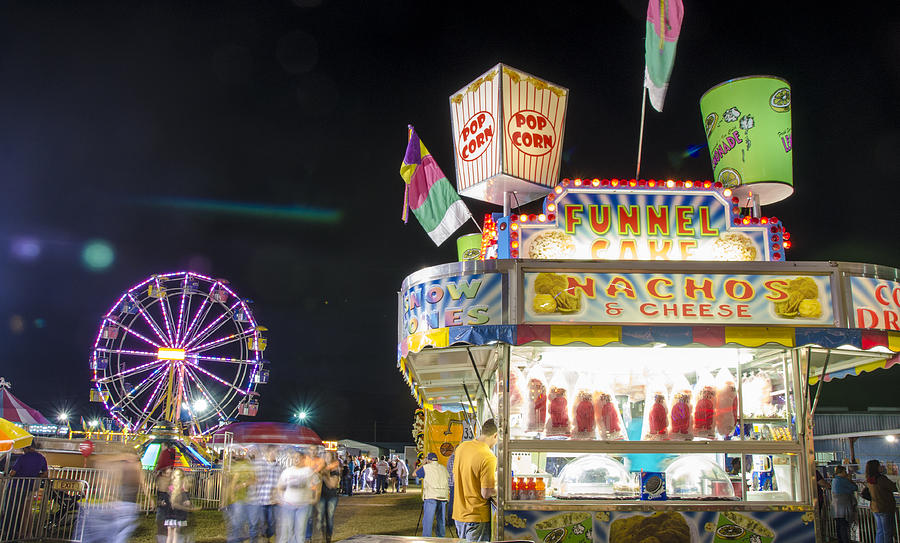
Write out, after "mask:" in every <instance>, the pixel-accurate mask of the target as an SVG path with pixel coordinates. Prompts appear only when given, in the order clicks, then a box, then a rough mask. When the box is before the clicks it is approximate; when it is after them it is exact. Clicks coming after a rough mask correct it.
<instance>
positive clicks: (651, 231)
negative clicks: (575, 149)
mask: <svg viewBox="0 0 900 543" xmlns="http://www.w3.org/2000/svg"><path fill="white" fill-rule="evenodd" d="M604 181H605V182H606V186H602V185H599V182H598V185H597V186H594V184H593V182H591V181H587V180H585V181H581V180H576V181H575V182H572V181H569V180H566V181H563V184H561V185H559V186H558V187H557V188H556V189H555V190H554V192H553V193H552V194H550V195H549V196H548V197H547V199H546V200H545V202H544V213H543V214H541V215H540V216H539V217H537V219H538V220H532V219H531V217H530V216H528V215H519V216H514V217H513V219H514V220H513V221H512V225H511V230H513V232H515V231H516V230H518V236H516V237H517V238H519V239H518V240H512V243H515V242H516V241H519V243H516V244H515V245H514V247H517V248H518V250H519V252H518V255H516V256H518V257H520V258H538V259H552V260H559V259H579V260H701V261H778V260H783V259H784V248H783V245H784V242H783V229H782V227H781V224H780V222H779V221H778V220H777V219H770V218H766V217H761V218H755V219H754V218H748V217H742V216H741V215H740V209H739V208H737V207H736V205H737V204H735V203H734V202H733V200H732V198H731V195H730V194H729V192H730V191H727V190H723V189H722V187H721V185H719V186H718V187H717V186H716V184H714V183H711V182H709V181H706V182H697V183H696V184H695V183H691V182H690V181H685V182H681V181H680V182H679V183H681V185H682V186H681V187H680V188H678V187H674V186H673V187H672V188H669V187H668V186H667V182H664V181H661V182H658V183H657V182H652V183H653V186H650V182H643V183H644V185H643V186H639V185H638V184H637V182H635V183H634V185H635V186H633V187H632V186H630V184H629V183H627V182H624V181H623V182H621V183H619V182H616V185H615V186H612V185H611V182H610V181H609V180H604ZM574 183H578V186H576V185H575V184H574ZM686 184H690V185H691V186H690V187H689V188H690V190H687V189H686V188H685V185H686ZM698 187H699V188H698ZM513 235H514V234H510V236H511V237H512V236H513Z"/></svg>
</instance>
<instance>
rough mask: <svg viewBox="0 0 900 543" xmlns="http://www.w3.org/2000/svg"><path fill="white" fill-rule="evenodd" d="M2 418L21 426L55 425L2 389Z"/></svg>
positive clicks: (0, 413)
mask: <svg viewBox="0 0 900 543" xmlns="http://www.w3.org/2000/svg"><path fill="white" fill-rule="evenodd" d="M0 418H4V419H6V420H8V421H10V422H17V423H19V424H53V423H52V422H50V421H49V420H47V417H45V416H44V415H41V413H40V412H39V411H38V410H37V409H34V408H32V407H29V406H27V405H26V404H25V402H23V401H22V400H20V399H18V398H16V397H15V396H13V394H12V392H10V391H8V390H6V389H5V388H0Z"/></svg>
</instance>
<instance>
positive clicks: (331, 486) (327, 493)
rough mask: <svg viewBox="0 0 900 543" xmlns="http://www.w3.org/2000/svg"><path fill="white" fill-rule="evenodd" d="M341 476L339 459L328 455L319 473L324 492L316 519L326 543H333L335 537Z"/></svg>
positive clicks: (322, 491) (317, 504) (317, 507)
mask: <svg viewBox="0 0 900 543" xmlns="http://www.w3.org/2000/svg"><path fill="white" fill-rule="evenodd" d="M340 476H341V471H340V463H339V462H338V459H337V457H336V456H335V455H334V453H332V452H328V453H326V455H325V462H324V466H323V467H322V469H321V470H320V471H319V477H320V478H321V479H322V490H321V494H320V496H319V501H318V502H316V517H317V519H318V525H319V527H320V530H321V532H322V535H323V536H325V543H331V537H332V535H334V511H335V509H337V504H338V494H339V493H340V488H339V485H340V480H341V477H340Z"/></svg>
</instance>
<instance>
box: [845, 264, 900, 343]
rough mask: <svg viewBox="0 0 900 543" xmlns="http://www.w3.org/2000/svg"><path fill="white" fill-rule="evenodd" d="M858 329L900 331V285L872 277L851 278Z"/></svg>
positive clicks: (854, 313) (854, 315) (854, 312)
mask: <svg viewBox="0 0 900 543" xmlns="http://www.w3.org/2000/svg"><path fill="white" fill-rule="evenodd" d="M850 290H851V292H852V293H853V318H854V319H855V322H856V328H874V329H877V330H900V283H898V282H896V281H889V280H887V279H875V278H872V277H851V278H850Z"/></svg>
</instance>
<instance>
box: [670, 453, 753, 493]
mask: <svg viewBox="0 0 900 543" xmlns="http://www.w3.org/2000/svg"><path fill="white" fill-rule="evenodd" d="M713 458H714V457H707V456H703V455H699V454H687V455H683V456H681V457H679V458H678V459H676V460H675V461H673V462H672V463H671V464H669V467H667V468H666V494H667V495H668V498H669V499H670V500H671V499H683V500H733V499H736V498H735V497H734V487H733V486H732V484H731V480H730V479H729V478H728V474H727V473H725V470H724V469H722V468H721V467H720V466H719V465H718V464H716V463H715V462H714V461H713Z"/></svg>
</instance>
